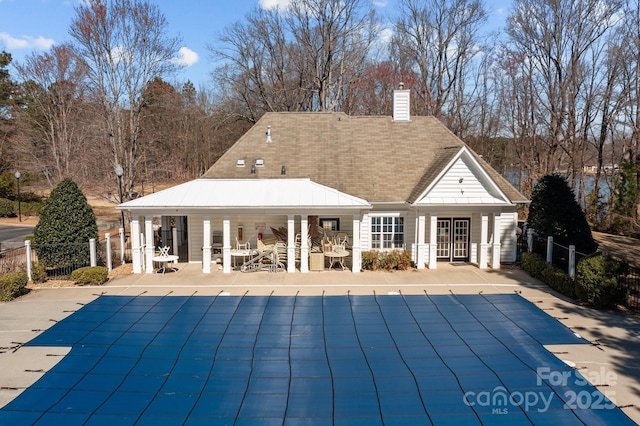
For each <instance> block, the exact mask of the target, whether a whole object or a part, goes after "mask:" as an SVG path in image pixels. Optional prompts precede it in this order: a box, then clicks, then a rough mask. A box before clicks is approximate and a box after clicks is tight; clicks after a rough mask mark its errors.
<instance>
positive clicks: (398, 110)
mask: <svg viewBox="0 0 640 426" xmlns="http://www.w3.org/2000/svg"><path fill="white" fill-rule="evenodd" d="M410 93H411V92H410V90H408V89H406V90H405V88H404V83H400V84H399V85H398V89H397V90H394V91H393V121H411V117H410V114H409V106H410V96H409V95H410Z"/></svg>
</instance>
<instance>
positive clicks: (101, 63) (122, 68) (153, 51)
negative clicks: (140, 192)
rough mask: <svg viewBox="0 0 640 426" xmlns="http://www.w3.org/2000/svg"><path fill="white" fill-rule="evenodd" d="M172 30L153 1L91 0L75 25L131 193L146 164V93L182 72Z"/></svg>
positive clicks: (81, 9) (114, 152)
mask: <svg viewBox="0 0 640 426" xmlns="http://www.w3.org/2000/svg"><path fill="white" fill-rule="evenodd" d="M167 29H168V23H167V20H166V18H165V17H164V15H163V14H162V13H161V12H160V10H159V9H158V7H157V6H155V5H153V4H151V3H150V2H149V1H148V0H87V1H85V2H82V3H81V4H80V5H78V6H77V7H76V16H75V17H74V19H73V20H72V23H71V28H70V34H71V36H72V37H73V39H74V40H75V41H76V44H77V45H76V48H77V52H78V55H79V57H81V58H82V60H83V61H84V62H85V63H86V66H87V69H88V73H89V81H90V82H91V84H92V86H93V87H94V88H95V90H96V93H95V96H96V97H97V99H98V102H99V104H100V105H101V107H102V110H103V114H104V119H105V129H104V130H105V135H108V137H106V138H105V139H108V140H109V143H110V145H111V150H112V155H113V160H112V161H113V164H112V166H115V165H116V164H121V165H122V166H123V169H124V176H123V182H124V183H125V190H126V192H127V193H128V192H129V191H130V190H131V188H133V185H134V183H135V182H134V179H135V177H136V174H137V168H138V167H139V164H140V147H139V136H140V132H141V127H140V122H141V118H142V114H143V110H142V105H143V97H142V96H141V93H142V90H143V88H144V87H145V85H146V84H147V83H148V82H150V81H151V80H153V79H154V78H155V77H162V76H164V75H167V74H168V73H170V72H171V71H173V70H174V68H175V67H176V65H175V63H174V62H173V61H172V58H173V57H174V56H175V53H176V52H177V47H178V43H179V39H178V38H170V37H167V36H166V31H167ZM99 142H102V141H101V140H99Z"/></svg>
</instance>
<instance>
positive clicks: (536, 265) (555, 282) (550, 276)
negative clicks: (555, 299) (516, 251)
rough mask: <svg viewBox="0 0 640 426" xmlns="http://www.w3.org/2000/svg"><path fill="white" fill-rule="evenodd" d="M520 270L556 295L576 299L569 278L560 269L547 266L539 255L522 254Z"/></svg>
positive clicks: (573, 287)
mask: <svg viewBox="0 0 640 426" xmlns="http://www.w3.org/2000/svg"><path fill="white" fill-rule="evenodd" d="M522 269H524V270H525V272H527V273H528V274H529V275H531V276H532V277H534V278H537V279H539V280H540V281H543V282H544V283H546V284H547V285H548V286H549V287H551V288H552V289H554V290H555V291H557V292H558V293H561V294H564V295H565V296H569V297H571V298H575V297H576V291H575V286H574V283H573V281H571V279H570V278H569V276H568V275H567V274H566V273H565V272H564V271H563V270H562V269H560V268H558V267H556V266H553V265H550V264H548V263H547V262H546V261H545V260H544V259H543V258H542V256H540V255H539V254H537V253H522Z"/></svg>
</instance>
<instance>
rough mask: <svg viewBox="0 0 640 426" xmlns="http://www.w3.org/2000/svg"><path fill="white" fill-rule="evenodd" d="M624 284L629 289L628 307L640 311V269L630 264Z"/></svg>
mask: <svg viewBox="0 0 640 426" xmlns="http://www.w3.org/2000/svg"><path fill="white" fill-rule="evenodd" d="M624 285H625V286H626V287H627V288H628V289H629V297H627V304H626V306H627V308H629V309H631V310H634V311H640V269H639V268H636V267H634V266H629V271H628V273H627V276H626V277H625V278H624Z"/></svg>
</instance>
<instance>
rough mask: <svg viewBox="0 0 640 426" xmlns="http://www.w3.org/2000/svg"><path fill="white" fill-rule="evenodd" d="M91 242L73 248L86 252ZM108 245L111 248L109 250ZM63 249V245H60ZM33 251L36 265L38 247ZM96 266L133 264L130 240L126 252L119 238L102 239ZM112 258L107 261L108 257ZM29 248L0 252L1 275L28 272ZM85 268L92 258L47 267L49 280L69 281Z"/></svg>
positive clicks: (125, 246)
mask: <svg viewBox="0 0 640 426" xmlns="http://www.w3.org/2000/svg"><path fill="white" fill-rule="evenodd" d="M89 244H90V243H89V242H87V243H82V244H73V245H72V248H73V249H74V250H77V251H83V250H86V249H87V248H88V247H89ZM107 245H109V247H108V248H107ZM59 246H60V247H59V248H60V249H62V248H63V247H62V245H59ZM64 246H65V247H64V249H65V251H66V250H67V249H68V248H69V245H68V244H66V245H64ZM47 249H49V250H55V249H56V247H51V246H48V247H47ZM29 250H31V253H30V258H31V263H32V265H33V264H36V263H37V262H38V247H37V245H30V246H29ZM95 256H96V265H97V266H107V267H108V266H111V267H112V268H115V267H118V266H120V265H121V264H122V263H123V260H124V262H125V263H130V262H131V241H130V239H129V238H125V241H124V251H123V250H122V244H121V240H120V237H119V236H116V237H115V238H110V239H109V240H108V241H107V239H102V240H99V241H97V243H96V253H95ZM108 256H109V257H110V261H109V259H107V257H108ZM27 259H28V256H27V246H26V245H25V246H21V247H18V248H14V249H11V250H5V251H2V252H0V274H3V273H7V272H27V262H28V260H27ZM85 266H91V258H90V257H88V256H84V257H82V258H81V259H80V260H72V261H69V262H65V264H64V265H56V266H48V267H46V268H45V269H46V274H47V279H50V280H67V279H69V278H71V273H72V272H73V271H75V270H76V269H78V268H82V267H85Z"/></svg>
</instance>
